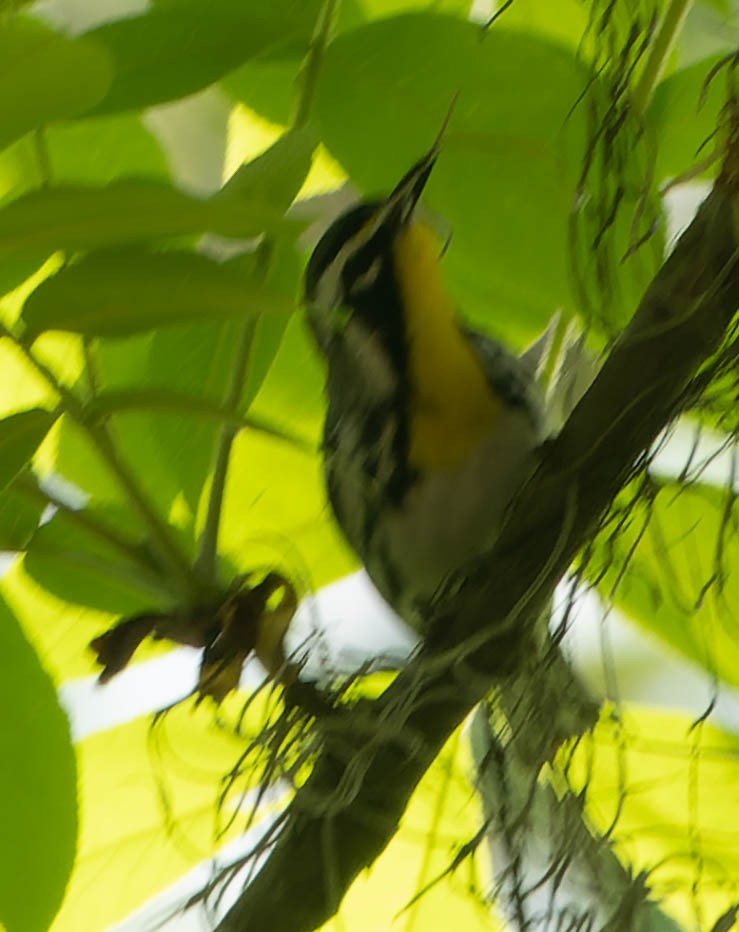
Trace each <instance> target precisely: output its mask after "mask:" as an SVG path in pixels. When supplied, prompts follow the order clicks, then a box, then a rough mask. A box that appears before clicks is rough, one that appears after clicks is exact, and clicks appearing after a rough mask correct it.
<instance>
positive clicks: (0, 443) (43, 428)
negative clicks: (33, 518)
mask: <svg viewBox="0 0 739 932" xmlns="http://www.w3.org/2000/svg"><path fill="white" fill-rule="evenodd" d="M56 418H57V416H56V414H53V413H52V412H51V411H45V410H44V409H43V408H30V409H29V410H28V411H19V412H18V413H17V414H10V415H8V417H4V418H2V419H0V491H2V490H3V489H5V488H7V487H8V486H9V485H10V483H11V482H12V481H13V479H15V477H16V476H17V475H18V473H19V472H20V471H21V470H22V469H23V468H24V467H25V466H27V465H28V463H29V462H30V460H31V457H32V456H33V454H34V453H35V452H36V450H37V449H38V446H39V444H40V443H41V441H42V440H43V439H44V437H45V436H46V435H47V434H48V432H49V431H50V430H51V425H52V424H53V423H54V421H55V420H56Z"/></svg>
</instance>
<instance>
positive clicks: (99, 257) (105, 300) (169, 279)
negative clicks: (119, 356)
mask: <svg viewBox="0 0 739 932" xmlns="http://www.w3.org/2000/svg"><path fill="white" fill-rule="evenodd" d="M292 307H293V301H292V300H291V299H290V297H288V296H287V295H285V294H284V293H283V294H280V293H279V292H277V291H276V290H275V289H270V288H269V287H266V286H262V285H258V284H255V283H254V281H253V280H252V279H250V277H249V276H248V275H245V274H244V272H243V270H242V269H241V268H240V267H239V266H238V265H237V264H235V263H234V262H229V263H224V264H219V263H218V262H214V261H213V260H211V259H207V258H206V257H205V256H201V255H198V254H197V253H186V252H169V253H147V252H134V251H130V252H111V253H96V254H93V255H90V256H88V257H87V258H85V259H82V260H81V261H80V262H79V263H77V264H76V265H71V266H68V267H67V268H64V269H62V270H61V271H60V272H58V273H57V274H56V275H54V276H53V277H52V278H49V279H47V280H46V281H44V282H42V283H41V285H39V287H38V288H37V289H36V290H35V291H34V292H32V294H31V295H30V296H29V298H28V299H27V301H26V303H25V305H24V308H23V312H22V315H21V317H22V320H23V322H24V324H25V326H26V337H27V339H29V340H33V339H35V337H36V336H38V334H39V333H41V332H42V331H44V330H68V331H72V332H74V333H81V334H85V335H86V336H95V337H99V336H127V335H129V334H133V333H138V332H141V331H146V330H152V329H154V328H156V327H161V326H165V325H172V324H178V323H182V322H183V321H186V320H198V319H200V320H203V319H213V318H214V317H227V316H234V317H235V316H248V315H251V314H259V313H269V312H272V311H280V312H283V313H284V312H286V311H290V310H291V309H292Z"/></svg>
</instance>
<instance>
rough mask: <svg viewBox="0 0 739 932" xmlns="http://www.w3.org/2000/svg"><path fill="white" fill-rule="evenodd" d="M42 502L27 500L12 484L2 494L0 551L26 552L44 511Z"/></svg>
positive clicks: (0, 497) (0, 503)
mask: <svg viewBox="0 0 739 932" xmlns="http://www.w3.org/2000/svg"><path fill="white" fill-rule="evenodd" d="M44 507H45V506H44V504H43V503H42V502H41V500H40V499H39V500H35V499H30V498H27V497H26V496H25V495H24V494H23V492H21V491H20V490H19V489H18V488H17V487H16V486H15V485H13V484H11V485H10V486H8V488H7V489H5V491H4V492H0V550H6V551H18V550H24V549H25V548H26V546H27V545H28V542H29V541H30V540H31V538H32V537H33V535H34V533H35V531H36V528H37V527H38V524H39V521H40V519H41V515H42V513H43V511H44Z"/></svg>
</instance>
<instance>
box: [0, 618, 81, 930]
mask: <svg viewBox="0 0 739 932" xmlns="http://www.w3.org/2000/svg"><path fill="white" fill-rule="evenodd" d="M0 709H1V710H2V712H0V755H1V756H2V761H3V766H2V767H0V800H2V802H0V810H1V811H2V826H3V828H2V832H0V925H2V926H3V927H4V928H6V929H7V930H8V932H46V930H47V929H48V928H49V926H50V925H51V921H52V919H53V918H54V915H55V913H56V912H57V910H58V909H59V905H60V903H61V901H62V897H63V895H64V890H65V888H66V886H67V880H68V878H69V875H70V872H71V870H72V865H73V863H74V856H75V848H76V839H77V780H76V765H75V757H74V751H73V750H72V746H71V744H70V739H69V725H68V724H67V719H66V716H65V715H64V713H63V712H62V710H61V709H60V708H59V703H58V701H57V698H56V692H55V689H54V684H53V683H52V682H51V680H50V678H49V676H48V674H47V673H46V671H45V670H44V669H43V668H42V666H41V664H40V663H39V659H38V657H37V656H36V654H35V652H34V651H33V649H32V648H31V645H30V644H29V643H28V641H27V640H26V638H25V636H24V634H23V631H22V630H21V627H20V625H19V624H18V621H17V619H16V618H15V616H14V615H13V613H12V612H11V610H10V608H9V607H8V605H7V603H6V602H5V601H4V600H0ZM40 858H41V860H40Z"/></svg>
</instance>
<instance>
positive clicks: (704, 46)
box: [676, 0, 739, 68]
mask: <svg viewBox="0 0 739 932" xmlns="http://www.w3.org/2000/svg"><path fill="white" fill-rule="evenodd" d="M731 6H732V0H709V2H706V0H704V2H702V3H693V4H690V5H689V7H688V15H687V17H686V18H685V22H684V24H683V27H682V29H681V30H680V35H679V38H678V44H677V56H676V58H677V64H678V66H679V67H680V68H686V67H688V66H689V65H693V64H695V63H696V62H699V61H701V60H704V59H706V58H709V57H710V56H712V55H717V54H718V55H728V54H731V53H732V52H733V51H735V50H736V47H737V45H738V44H739V15H738V14H739V7H737V6H736V4H734V7H735V8H734V10H733V11H732V9H731Z"/></svg>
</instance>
